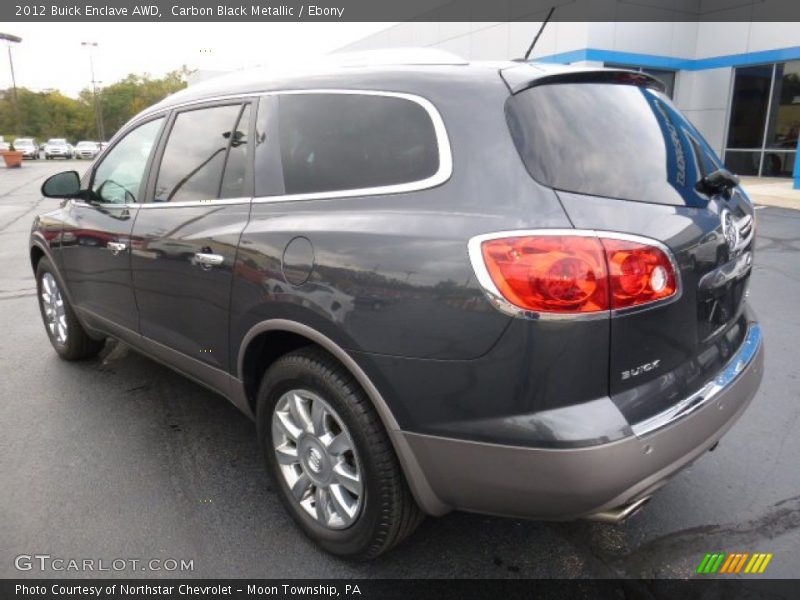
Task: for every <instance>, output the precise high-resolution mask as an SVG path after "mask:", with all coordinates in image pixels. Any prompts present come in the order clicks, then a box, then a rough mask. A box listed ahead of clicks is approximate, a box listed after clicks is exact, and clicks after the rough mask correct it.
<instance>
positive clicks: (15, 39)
mask: <svg viewBox="0 0 800 600" xmlns="http://www.w3.org/2000/svg"><path fill="white" fill-rule="evenodd" d="M0 40H5V41H6V43H7V44H8V64H9V66H10V67H11V86H12V88H13V90H14V94H13V96H14V128H15V129H16V128H17V127H19V102H18V101H17V78H16V77H15V76H14V59H13V58H12V57H11V44H19V43H20V42H21V41H22V38H21V37H19V36H16V35H11V34H10V33H0ZM14 133H15V134H19V133H20V132H19V131H15V132H14Z"/></svg>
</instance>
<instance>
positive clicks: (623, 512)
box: [586, 496, 652, 525]
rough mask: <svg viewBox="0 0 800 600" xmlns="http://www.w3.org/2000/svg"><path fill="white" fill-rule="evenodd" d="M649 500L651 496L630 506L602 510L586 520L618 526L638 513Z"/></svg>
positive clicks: (624, 505)
mask: <svg viewBox="0 0 800 600" xmlns="http://www.w3.org/2000/svg"><path fill="white" fill-rule="evenodd" d="M650 498H652V496H645V497H644V498H639V499H638V500H634V501H633V502H631V503H630V504H623V505H622V506H619V507H617V508H612V509H609V510H603V511H600V512H597V513H593V514H591V515H589V516H587V517H586V518H587V519H588V520H590V521H599V522H601V523H613V524H615V525H616V524H618V523H622V522H623V521H624V520H625V519H627V518H628V517H630V516H631V515H633V514H634V513H637V512H639V510H640V509H641V508H642V507H643V506H644V505H645V504H647V503H648V502H650Z"/></svg>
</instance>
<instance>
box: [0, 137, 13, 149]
mask: <svg viewBox="0 0 800 600" xmlns="http://www.w3.org/2000/svg"><path fill="white" fill-rule="evenodd" d="M10 148H11V144H9V143H8V142H7V141H6V140H5V138H4V137H3V136H2V135H0V152H5V151H6V150H9V149H10Z"/></svg>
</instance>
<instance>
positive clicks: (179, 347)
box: [131, 101, 252, 371]
mask: <svg viewBox="0 0 800 600" xmlns="http://www.w3.org/2000/svg"><path fill="white" fill-rule="evenodd" d="M250 112H251V108H250V104H249V103H242V102H241V101H237V102H234V103H229V104H217V105H209V106H201V107H192V108H191V109H187V110H183V111H180V112H177V113H176V114H175V116H174V117H173V121H172V125H171V130H170V132H169V134H168V137H167V141H166V144H165V145H164V150H163V152H162V154H161V158H160V165H159V167H158V169H157V170H154V174H155V175H154V178H153V179H154V181H153V182H151V186H150V192H149V193H148V195H149V201H148V202H147V203H145V204H143V205H142V207H141V210H140V211H139V216H138V217H137V219H136V224H135V225H134V229H133V237H134V238H135V239H136V240H137V244H136V246H135V247H134V250H133V255H132V259H131V266H132V272H133V284H134V288H135V293H136V301H137V304H138V307H139V316H140V326H141V333H142V335H143V336H144V337H146V338H148V339H149V340H151V341H153V342H156V343H157V344H158V345H159V346H161V347H166V348H162V349H161V351H162V353H163V352H164V351H169V350H174V351H178V352H180V353H181V354H183V355H185V356H186V357H189V358H191V359H196V360H199V361H202V362H204V363H207V364H208V365H210V366H212V367H215V368H217V369H221V370H223V371H226V370H228V367H229V358H228V319H229V317H228V313H229V308H230V293H231V281H232V272H233V265H234V263H235V260H236V251H237V247H238V244H239V237H240V235H241V232H242V230H243V229H244V227H245V225H247V220H248V218H249V215H250V197H251V195H252V192H251V187H252V186H251V184H250V179H251V173H250V171H251V167H250V163H251V160H250V158H249V146H248V140H249V137H250V121H251V119H250ZM159 346H156V347H155V349H156V351H157V350H158V349H159ZM187 369H188V370H192V368H191V367H186V366H185V363H184V370H187Z"/></svg>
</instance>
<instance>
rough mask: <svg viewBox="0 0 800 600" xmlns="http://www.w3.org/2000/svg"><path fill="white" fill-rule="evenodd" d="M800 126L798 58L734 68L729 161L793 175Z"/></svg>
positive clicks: (754, 171)
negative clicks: (783, 61)
mask: <svg viewBox="0 0 800 600" xmlns="http://www.w3.org/2000/svg"><path fill="white" fill-rule="evenodd" d="M799 131H800V60H795V61H788V62H785V63H776V64H771V65H758V66H754V67H740V68H737V69H736V70H735V77H734V81H733V98H732V100H731V117H730V124H729V127H728V140H727V141H728V143H727V146H726V151H725V166H726V167H727V168H729V169H730V170H731V171H734V172H735V173H739V174H741V175H760V176H762V177H791V176H792V169H793V168H794V161H795V158H796V156H795V155H796V153H797V151H796V148H797V139H798V132H799Z"/></svg>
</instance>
